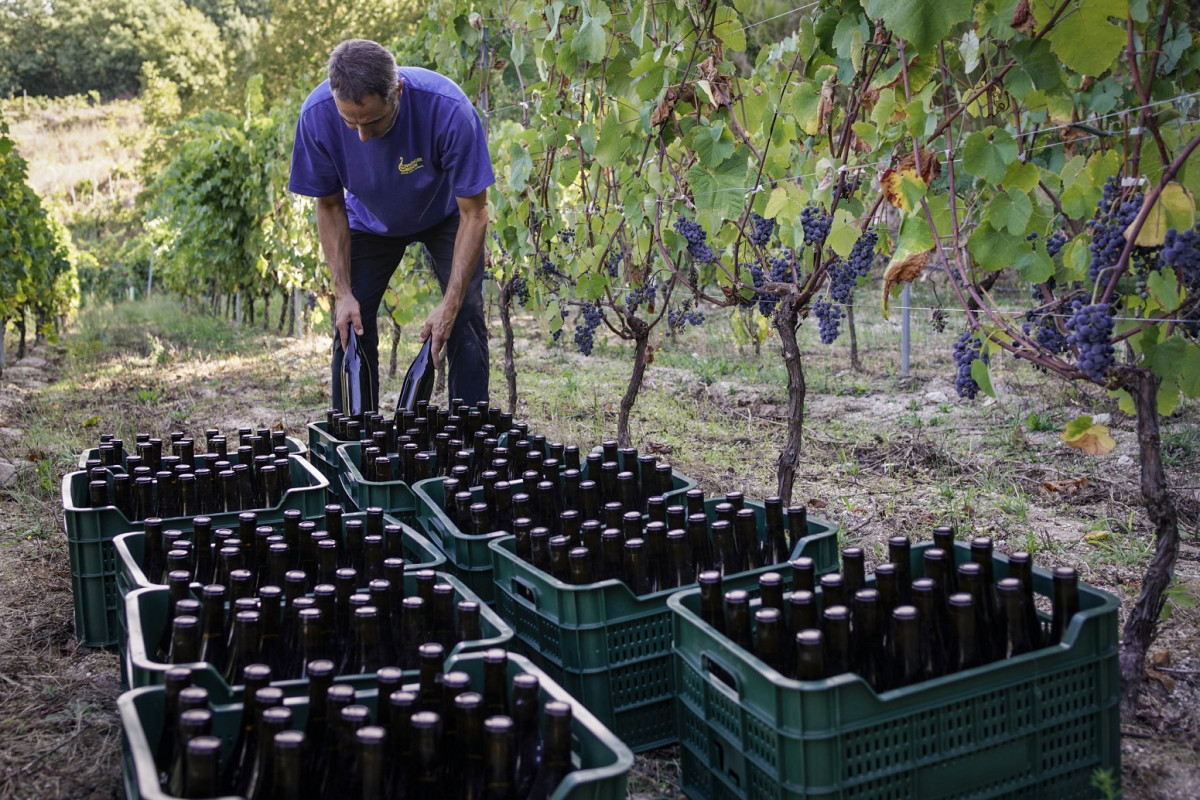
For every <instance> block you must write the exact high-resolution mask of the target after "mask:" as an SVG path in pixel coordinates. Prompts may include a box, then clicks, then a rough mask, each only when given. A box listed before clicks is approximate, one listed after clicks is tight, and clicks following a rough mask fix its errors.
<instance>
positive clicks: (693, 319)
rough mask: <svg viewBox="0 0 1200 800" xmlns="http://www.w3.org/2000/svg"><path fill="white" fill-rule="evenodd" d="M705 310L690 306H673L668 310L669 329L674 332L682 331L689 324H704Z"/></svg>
mask: <svg viewBox="0 0 1200 800" xmlns="http://www.w3.org/2000/svg"><path fill="white" fill-rule="evenodd" d="M703 324H704V312H702V311H695V310H693V309H690V308H673V309H671V310H670V311H668V312H667V329H668V330H669V331H670V333H672V334H676V333H679V332H681V331H682V330H683V329H684V328H685V327H687V326H688V325H703Z"/></svg>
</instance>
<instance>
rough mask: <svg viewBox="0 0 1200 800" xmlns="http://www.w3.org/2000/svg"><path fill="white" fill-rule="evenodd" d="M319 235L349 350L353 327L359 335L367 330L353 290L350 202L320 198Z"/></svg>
mask: <svg viewBox="0 0 1200 800" xmlns="http://www.w3.org/2000/svg"><path fill="white" fill-rule="evenodd" d="M317 235H318V237H319V238H320V239H321V250H322V252H323V253H324V254H325V263H326V264H328V265H329V272H330V275H332V276H333V293H334V297H335V303H334V311H333V320H334V325H335V326H336V327H337V330H338V333H339V334H340V335H341V338H342V347H343V348H345V347H346V345H347V341H348V339H349V337H350V332H349V329H350V326H351V325H353V326H354V332H355V333H357V334H361V333H362V332H363V327H362V314H361V312H360V311H359V307H358V300H357V299H356V298H355V297H354V293H353V292H352V291H351V290H350V220H349V217H347V215H346V198H345V196H344V195H343V194H342V193H341V192H338V193H337V194H331V195H328V196H327V197H319V198H317Z"/></svg>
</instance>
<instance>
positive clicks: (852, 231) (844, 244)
mask: <svg viewBox="0 0 1200 800" xmlns="http://www.w3.org/2000/svg"><path fill="white" fill-rule="evenodd" d="M860 233H862V231H860V230H859V229H858V224H857V223H856V222H855V219H854V215H853V214H851V213H850V212H849V211H847V210H846V209H844V208H839V209H838V210H837V212H836V213H835V214H834V215H833V225H832V226H831V227H830V229H829V238H827V239H826V240H825V244H827V245H828V246H829V247H831V248H833V252H835V253H837V254H838V255H839V256H841V257H842V258H846V257H847V256H849V255H850V251H851V250H852V249H853V248H854V243H855V242H856V241H858V237H859V234H860Z"/></svg>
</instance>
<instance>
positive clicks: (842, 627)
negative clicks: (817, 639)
mask: <svg viewBox="0 0 1200 800" xmlns="http://www.w3.org/2000/svg"><path fill="white" fill-rule="evenodd" d="M821 620H822V633H823V634H824V636H825V675H826V676H828V677H833V676H834V675H841V674H842V673H844V672H849V671H850V670H851V669H852V668H853V660H852V657H851V650H850V609H849V608H847V607H846V606H841V605H838V606H829V607H827V608H826V609H825V610H824V611H823V612H822V614H821Z"/></svg>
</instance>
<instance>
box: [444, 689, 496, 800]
mask: <svg viewBox="0 0 1200 800" xmlns="http://www.w3.org/2000/svg"><path fill="white" fill-rule="evenodd" d="M469 685H470V681H469V680H468V686H469ZM453 713H454V740H453V746H454V751H453V758H452V760H451V763H450V764H448V765H447V767H448V768H450V769H451V770H452V771H451V772H448V774H452V775H453V776H454V777H455V778H456V779H457V782H458V791H457V792H456V793H455V796H456V797H458V798H461V800H483V796H484V789H485V787H486V785H487V775H486V772H485V769H484V753H483V696H482V695H480V694H479V693H478V692H471V691H467V692H462V693H460V694H459V695H457V696H456V697H455V698H454V709H453Z"/></svg>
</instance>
